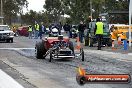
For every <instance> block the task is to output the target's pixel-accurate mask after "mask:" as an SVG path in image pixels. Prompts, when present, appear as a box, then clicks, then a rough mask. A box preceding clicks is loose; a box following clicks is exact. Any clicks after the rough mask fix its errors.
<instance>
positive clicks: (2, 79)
mask: <svg viewBox="0 0 132 88" xmlns="http://www.w3.org/2000/svg"><path fill="white" fill-rule="evenodd" d="M0 88H24V87H23V86H22V85H20V84H19V83H18V82H16V81H15V80H14V79H13V78H12V77H10V76H9V75H7V73H5V72H4V71H2V70H1V69H0Z"/></svg>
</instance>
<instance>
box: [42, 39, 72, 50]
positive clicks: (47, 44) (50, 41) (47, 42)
mask: <svg viewBox="0 0 132 88" xmlns="http://www.w3.org/2000/svg"><path fill="white" fill-rule="evenodd" d="M43 40H44V41H45V44H44V46H45V48H46V49H47V50H48V49H49V48H51V47H52V44H54V42H57V41H60V40H58V37H48V38H47V39H43ZM69 40H70V39H69V38H68V37H63V40H62V41H65V42H69Z"/></svg>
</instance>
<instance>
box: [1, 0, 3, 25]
mask: <svg viewBox="0 0 132 88" xmlns="http://www.w3.org/2000/svg"><path fill="white" fill-rule="evenodd" d="M1 23H2V24H3V1H2V0H1Z"/></svg>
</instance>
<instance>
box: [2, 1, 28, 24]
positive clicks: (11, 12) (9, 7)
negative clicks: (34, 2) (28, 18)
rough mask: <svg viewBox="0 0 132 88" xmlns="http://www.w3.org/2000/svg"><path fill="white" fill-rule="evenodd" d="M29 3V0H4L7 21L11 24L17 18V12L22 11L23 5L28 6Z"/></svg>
mask: <svg viewBox="0 0 132 88" xmlns="http://www.w3.org/2000/svg"><path fill="white" fill-rule="evenodd" d="M27 5H28V2H27V0H4V1H3V12H4V21H5V23H7V24H11V22H12V19H15V18H16V17H17V14H20V13H22V7H24V6H25V7H27Z"/></svg>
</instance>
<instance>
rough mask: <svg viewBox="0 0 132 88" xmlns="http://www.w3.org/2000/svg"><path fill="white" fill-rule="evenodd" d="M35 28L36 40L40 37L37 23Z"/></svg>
mask: <svg viewBox="0 0 132 88" xmlns="http://www.w3.org/2000/svg"><path fill="white" fill-rule="evenodd" d="M34 28H35V38H34V39H38V35H39V24H38V23H36V24H35V25H34Z"/></svg>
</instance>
